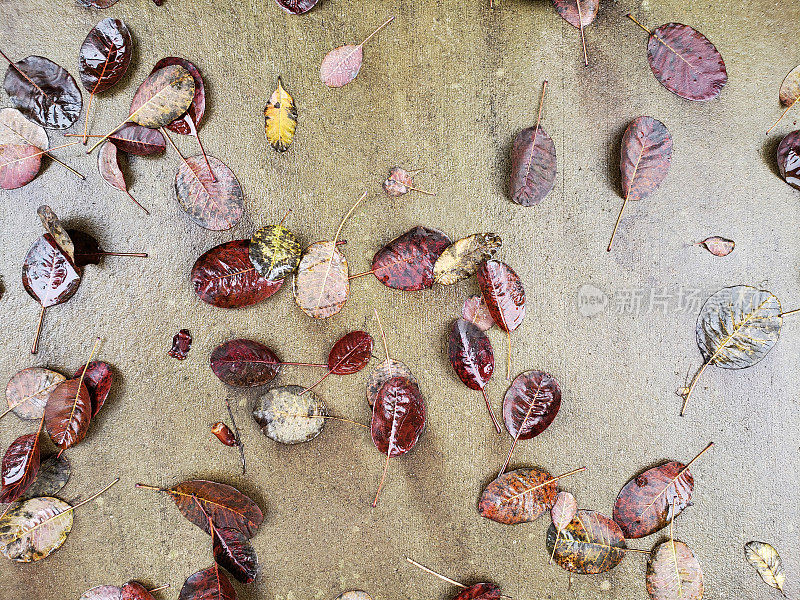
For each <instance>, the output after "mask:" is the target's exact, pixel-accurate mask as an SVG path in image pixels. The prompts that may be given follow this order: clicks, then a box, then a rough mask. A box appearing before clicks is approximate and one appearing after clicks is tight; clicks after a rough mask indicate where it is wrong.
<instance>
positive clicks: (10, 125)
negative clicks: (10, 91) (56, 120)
mask: <svg viewBox="0 0 800 600" xmlns="http://www.w3.org/2000/svg"><path fill="white" fill-rule="evenodd" d="M7 144H12V145H13V144H17V145H19V144H21V145H29V146H35V147H37V148H40V149H41V150H47V149H48V148H50V140H49V139H48V137H47V131H45V129H44V127H42V126H41V125H37V124H36V123H34V122H33V121H29V120H28V119H27V118H26V117H25V115H23V114H22V113H21V112H20V111H18V110H17V109H16V108H1V109H0V146H5V145H7Z"/></svg>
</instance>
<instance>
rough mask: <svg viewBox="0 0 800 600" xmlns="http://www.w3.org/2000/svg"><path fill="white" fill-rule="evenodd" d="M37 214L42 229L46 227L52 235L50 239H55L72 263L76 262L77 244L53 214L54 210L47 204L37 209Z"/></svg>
mask: <svg viewBox="0 0 800 600" xmlns="http://www.w3.org/2000/svg"><path fill="white" fill-rule="evenodd" d="M36 214H37V215H38V216H39V219H40V220H41V222H42V227H44V228H45V230H46V231H47V233H48V234H50V237H52V238H53V240H54V241H55V242H56V244H57V245H58V247H59V249H60V250H61V251H62V252H63V253H64V254H66V255H67V256H68V257H69V259H70V260H71V261H73V262H74V261H75V244H74V243H73V242H72V238H71V237H70V235H69V232H68V231H67V230H66V229H65V228H64V226H63V225H62V224H61V221H60V220H59V219H58V217H57V216H56V213H55V212H53V209H52V208H50V207H49V206H47V205H46V204H43V205H41V206H40V207H39V208H38V209H36Z"/></svg>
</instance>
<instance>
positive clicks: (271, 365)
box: [211, 339, 281, 387]
mask: <svg viewBox="0 0 800 600" xmlns="http://www.w3.org/2000/svg"><path fill="white" fill-rule="evenodd" d="M279 363H280V359H279V358H278V357H277V356H276V355H275V353H274V352H272V350H270V349H269V348H267V347H266V346H265V345H264V344H260V343H258V342H255V341H253V340H246V339H235V340H228V341H227V342H225V343H224V344H220V345H219V346H217V347H216V348H214V350H213V352H211V370H212V371H214V375H216V376H217V377H219V378H220V380H221V381H223V382H224V383H227V384H228V385H235V386H238V387H255V386H259V385H265V384H267V383H269V382H270V381H272V380H273V379H275V377H276V376H277V375H278V371H280V368H281V367H280V364H279Z"/></svg>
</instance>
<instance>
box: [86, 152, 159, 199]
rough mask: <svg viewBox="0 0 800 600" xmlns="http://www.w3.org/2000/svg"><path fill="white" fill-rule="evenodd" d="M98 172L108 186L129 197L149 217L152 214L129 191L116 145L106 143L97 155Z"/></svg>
mask: <svg viewBox="0 0 800 600" xmlns="http://www.w3.org/2000/svg"><path fill="white" fill-rule="evenodd" d="M97 170H98V171H99V172H100V176H101V177H102V178H103V179H104V180H105V182H106V183H107V184H108V185H110V186H111V187H113V188H115V189H117V190H119V191H120V192H122V193H123V194H125V195H126V196H128V198H130V199H131V200H132V201H133V203H134V204H136V206H138V207H139V208H141V209H142V210H143V211H144V212H145V213H147V214H148V215H149V214H150V211H149V210H147V209H146V208H145V207H144V206H142V205H141V204H139V201H138V200H137V199H136V198H134V197H133V196H132V195H131V193H130V192H129V191H128V184H127V182H126V181H125V175H124V174H123V173H122V166H121V164H120V160H119V151H118V149H117V146H116V144H113V143H111V142H105V143H104V144H103V146H102V147H101V148H100V152H99V153H98V155H97Z"/></svg>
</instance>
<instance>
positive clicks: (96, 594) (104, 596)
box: [78, 585, 122, 600]
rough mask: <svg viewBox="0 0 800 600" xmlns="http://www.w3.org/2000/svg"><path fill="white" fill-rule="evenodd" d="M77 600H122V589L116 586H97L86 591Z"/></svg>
mask: <svg viewBox="0 0 800 600" xmlns="http://www.w3.org/2000/svg"><path fill="white" fill-rule="evenodd" d="M78 600H122V588H121V587H119V586H116V585H98V586H96V587H93V588H92V589H90V590H86V591H85V592H84V593H83V594H82V595H81V597H80V598H79V599H78Z"/></svg>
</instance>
